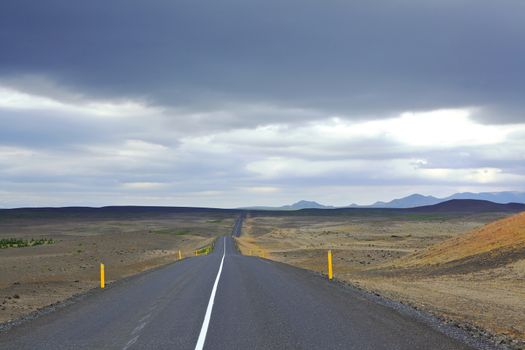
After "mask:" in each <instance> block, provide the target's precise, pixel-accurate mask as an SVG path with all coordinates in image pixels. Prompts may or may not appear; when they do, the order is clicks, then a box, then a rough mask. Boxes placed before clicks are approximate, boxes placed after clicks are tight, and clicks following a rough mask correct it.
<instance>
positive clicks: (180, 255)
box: [179, 250, 182, 260]
mask: <svg viewBox="0 0 525 350" xmlns="http://www.w3.org/2000/svg"><path fill="white" fill-rule="evenodd" d="M179 260H182V254H181V252H180V250H179Z"/></svg>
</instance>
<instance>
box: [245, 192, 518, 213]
mask: <svg viewBox="0 0 525 350" xmlns="http://www.w3.org/2000/svg"><path fill="white" fill-rule="evenodd" d="M454 199H473V200H482V201H490V202H493V203H500V204H505V203H525V192H511V191H507V192H481V193H472V192H462V193H455V194H453V195H451V196H448V197H445V198H438V197H434V196H424V195H421V194H417V193H416V194H412V195H410V196H407V197H403V198H397V199H393V200H391V201H389V202H382V201H379V202H375V203H374V204H372V205H358V204H351V205H349V206H346V207H334V206H331V205H323V204H320V203H318V202H315V201H305V200H301V201H299V202H296V203H294V204H290V205H283V206H281V207H269V206H268V207H265V206H259V207H248V208H243V209H253V210H300V209H334V208H414V207H422V206H429V205H434V204H439V203H443V202H447V201H450V200H454Z"/></svg>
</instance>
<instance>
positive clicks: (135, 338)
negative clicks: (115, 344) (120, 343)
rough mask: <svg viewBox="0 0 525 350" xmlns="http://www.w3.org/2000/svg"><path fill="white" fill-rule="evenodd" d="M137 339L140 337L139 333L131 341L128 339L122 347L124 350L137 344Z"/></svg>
mask: <svg viewBox="0 0 525 350" xmlns="http://www.w3.org/2000/svg"><path fill="white" fill-rule="evenodd" d="M137 339H139V336H138V335H137V336H136V337H134V338H133V339H131V340H130V341H128V343H127V344H126V346H124V347H123V348H122V350H127V349H129V348H130V346H131V345H133V344H135V343H136V342H137Z"/></svg>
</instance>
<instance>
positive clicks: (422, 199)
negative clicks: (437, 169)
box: [365, 192, 525, 208]
mask: <svg viewBox="0 0 525 350" xmlns="http://www.w3.org/2000/svg"><path fill="white" fill-rule="evenodd" d="M452 199H475V200H483V201H490V202H494V203H500V204H505V203H525V192H481V193H472V192H462V193H455V194H453V195H451V196H448V197H445V198H437V197H433V196H423V195H421V194H412V195H410V196H407V197H403V198H398V199H394V200H391V201H390V202H376V203H374V204H372V205H370V206H365V207H368V208H413V207H421V206H425V205H434V204H438V203H442V202H446V201H449V200H452Z"/></svg>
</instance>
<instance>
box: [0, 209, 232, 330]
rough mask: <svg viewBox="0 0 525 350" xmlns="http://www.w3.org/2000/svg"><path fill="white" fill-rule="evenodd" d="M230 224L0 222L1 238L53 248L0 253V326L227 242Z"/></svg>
mask: <svg viewBox="0 0 525 350" xmlns="http://www.w3.org/2000/svg"><path fill="white" fill-rule="evenodd" d="M234 219H235V216H233V215H225V214H209V215H207V216H206V215H204V216H203V215H202V214H195V215H193V214H176V215H166V216H165V217H158V218H154V219H127V218H126V219H116V220H115V219H79V218H74V219H70V220H56V219H49V218H36V219H31V220H29V219H27V218H23V219H12V220H0V239H2V238H23V239H30V238H35V239H36V238H51V239H53V240H54V241H55V243H54V244H49V245H39V246H33V247H24V248H7V249H0V322H6V321H9V320H13V319H16V318H19V317H20V316H22V315H25V314H28V313H30V312H32V311H35V310H37V309H39V308H42V307H44V306H47V305H50V304H53V303H56V302H58V301H62V300H64V299H67V298H69V297H71V296H73V295H75V294H78V293H80V292H84V291H86V290H89V289H91V288H97V287H98V286H99V283H100V282H99V269H100V263H101V262H103V263H104V265H105V270H106V281H107V283H110V282H111V281H114V280H118V279H120V278H123V277H126V276H130V275H133V274H136V273H139V272H141V271H144V270H147V269H150V268H154V267H157V266H161V265H164V264H168V263H171V262H174V261H176V260H177V259H178V251H179V250H181V253H182V256H183V257H188V256H191V255H192V254H193V251H194V250H195V249H198V248H202V247H205V246H207V245H209V244H211V243H212V242H213V241H214V239H215V237H216V236H218V235H224V234H228V233H230V231H231V227H232V226H233V222H234Z"/></svg>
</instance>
